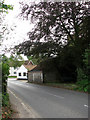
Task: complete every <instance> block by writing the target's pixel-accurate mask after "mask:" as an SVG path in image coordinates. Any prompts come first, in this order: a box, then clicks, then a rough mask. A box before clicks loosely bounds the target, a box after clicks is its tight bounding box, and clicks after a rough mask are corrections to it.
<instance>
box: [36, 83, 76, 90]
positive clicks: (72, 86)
mask: <svg viewBox="0 0 90 120" xmlns="http://www.w3.org/2000/svg"><path fill="white" fill-rule="evenodd" d="M35 84H39V85H45V86H51V87H57V88H64V89H69V90H77V89H76V88H77V87H78V86H77V84H75V83H35Z"/></svg>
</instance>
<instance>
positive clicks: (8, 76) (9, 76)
mask: <svg viewBox="0 0 90 120" xmlns="http://www.w3.org/2000/svg"><path fill="white" fill-rule="evenodd" d="M8 78H17V76H8Z"/></svg>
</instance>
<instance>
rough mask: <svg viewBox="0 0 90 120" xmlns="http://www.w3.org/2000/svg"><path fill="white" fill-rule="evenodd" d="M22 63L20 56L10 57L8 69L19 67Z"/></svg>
mask: <svg viewBox="0 0 90 120" xmlns="http://www.w3.org/2000/svg"><path fill="white" fill-rule="evenodd" d="M23 63H24V59H23V58H22V56H20V55H15V56H14V55H11V56H10V58H9V59H8V64H9V66H10V67H14V68H16V67H20V66H21V65H22V64H23Z"/></svg>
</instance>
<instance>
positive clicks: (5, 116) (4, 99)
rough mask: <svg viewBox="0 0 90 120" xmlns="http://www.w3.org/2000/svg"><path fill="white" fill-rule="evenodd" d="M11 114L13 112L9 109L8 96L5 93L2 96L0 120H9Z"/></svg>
mask: <svg viewBox="0 0 90 120" xmlns="http://www.w3.org/2000/svg"><path fill="white" fill-rule="evenodd" d="M12 114H13V110H12V109H11V105H10V101H9V94H8V93H5V94H2V119H1V120H3V119H4V120H5V119H6V120H8V119H9V118H11V116H12Z"/></svg>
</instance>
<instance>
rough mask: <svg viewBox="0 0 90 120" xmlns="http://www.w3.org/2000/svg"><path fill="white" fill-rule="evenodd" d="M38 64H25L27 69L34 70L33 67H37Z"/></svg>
mask: <svg viewBox="0 0 90 120" xmlns="http://www.w3.org/2000/svg"><path fill="white" fill-rule="evenodd" d="M36 66H37V65H32V64H31V65H24V67H25V68H26V69H27V70H29V71H30V70H32V69H34V68H35V67H36Z"/></svg>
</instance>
